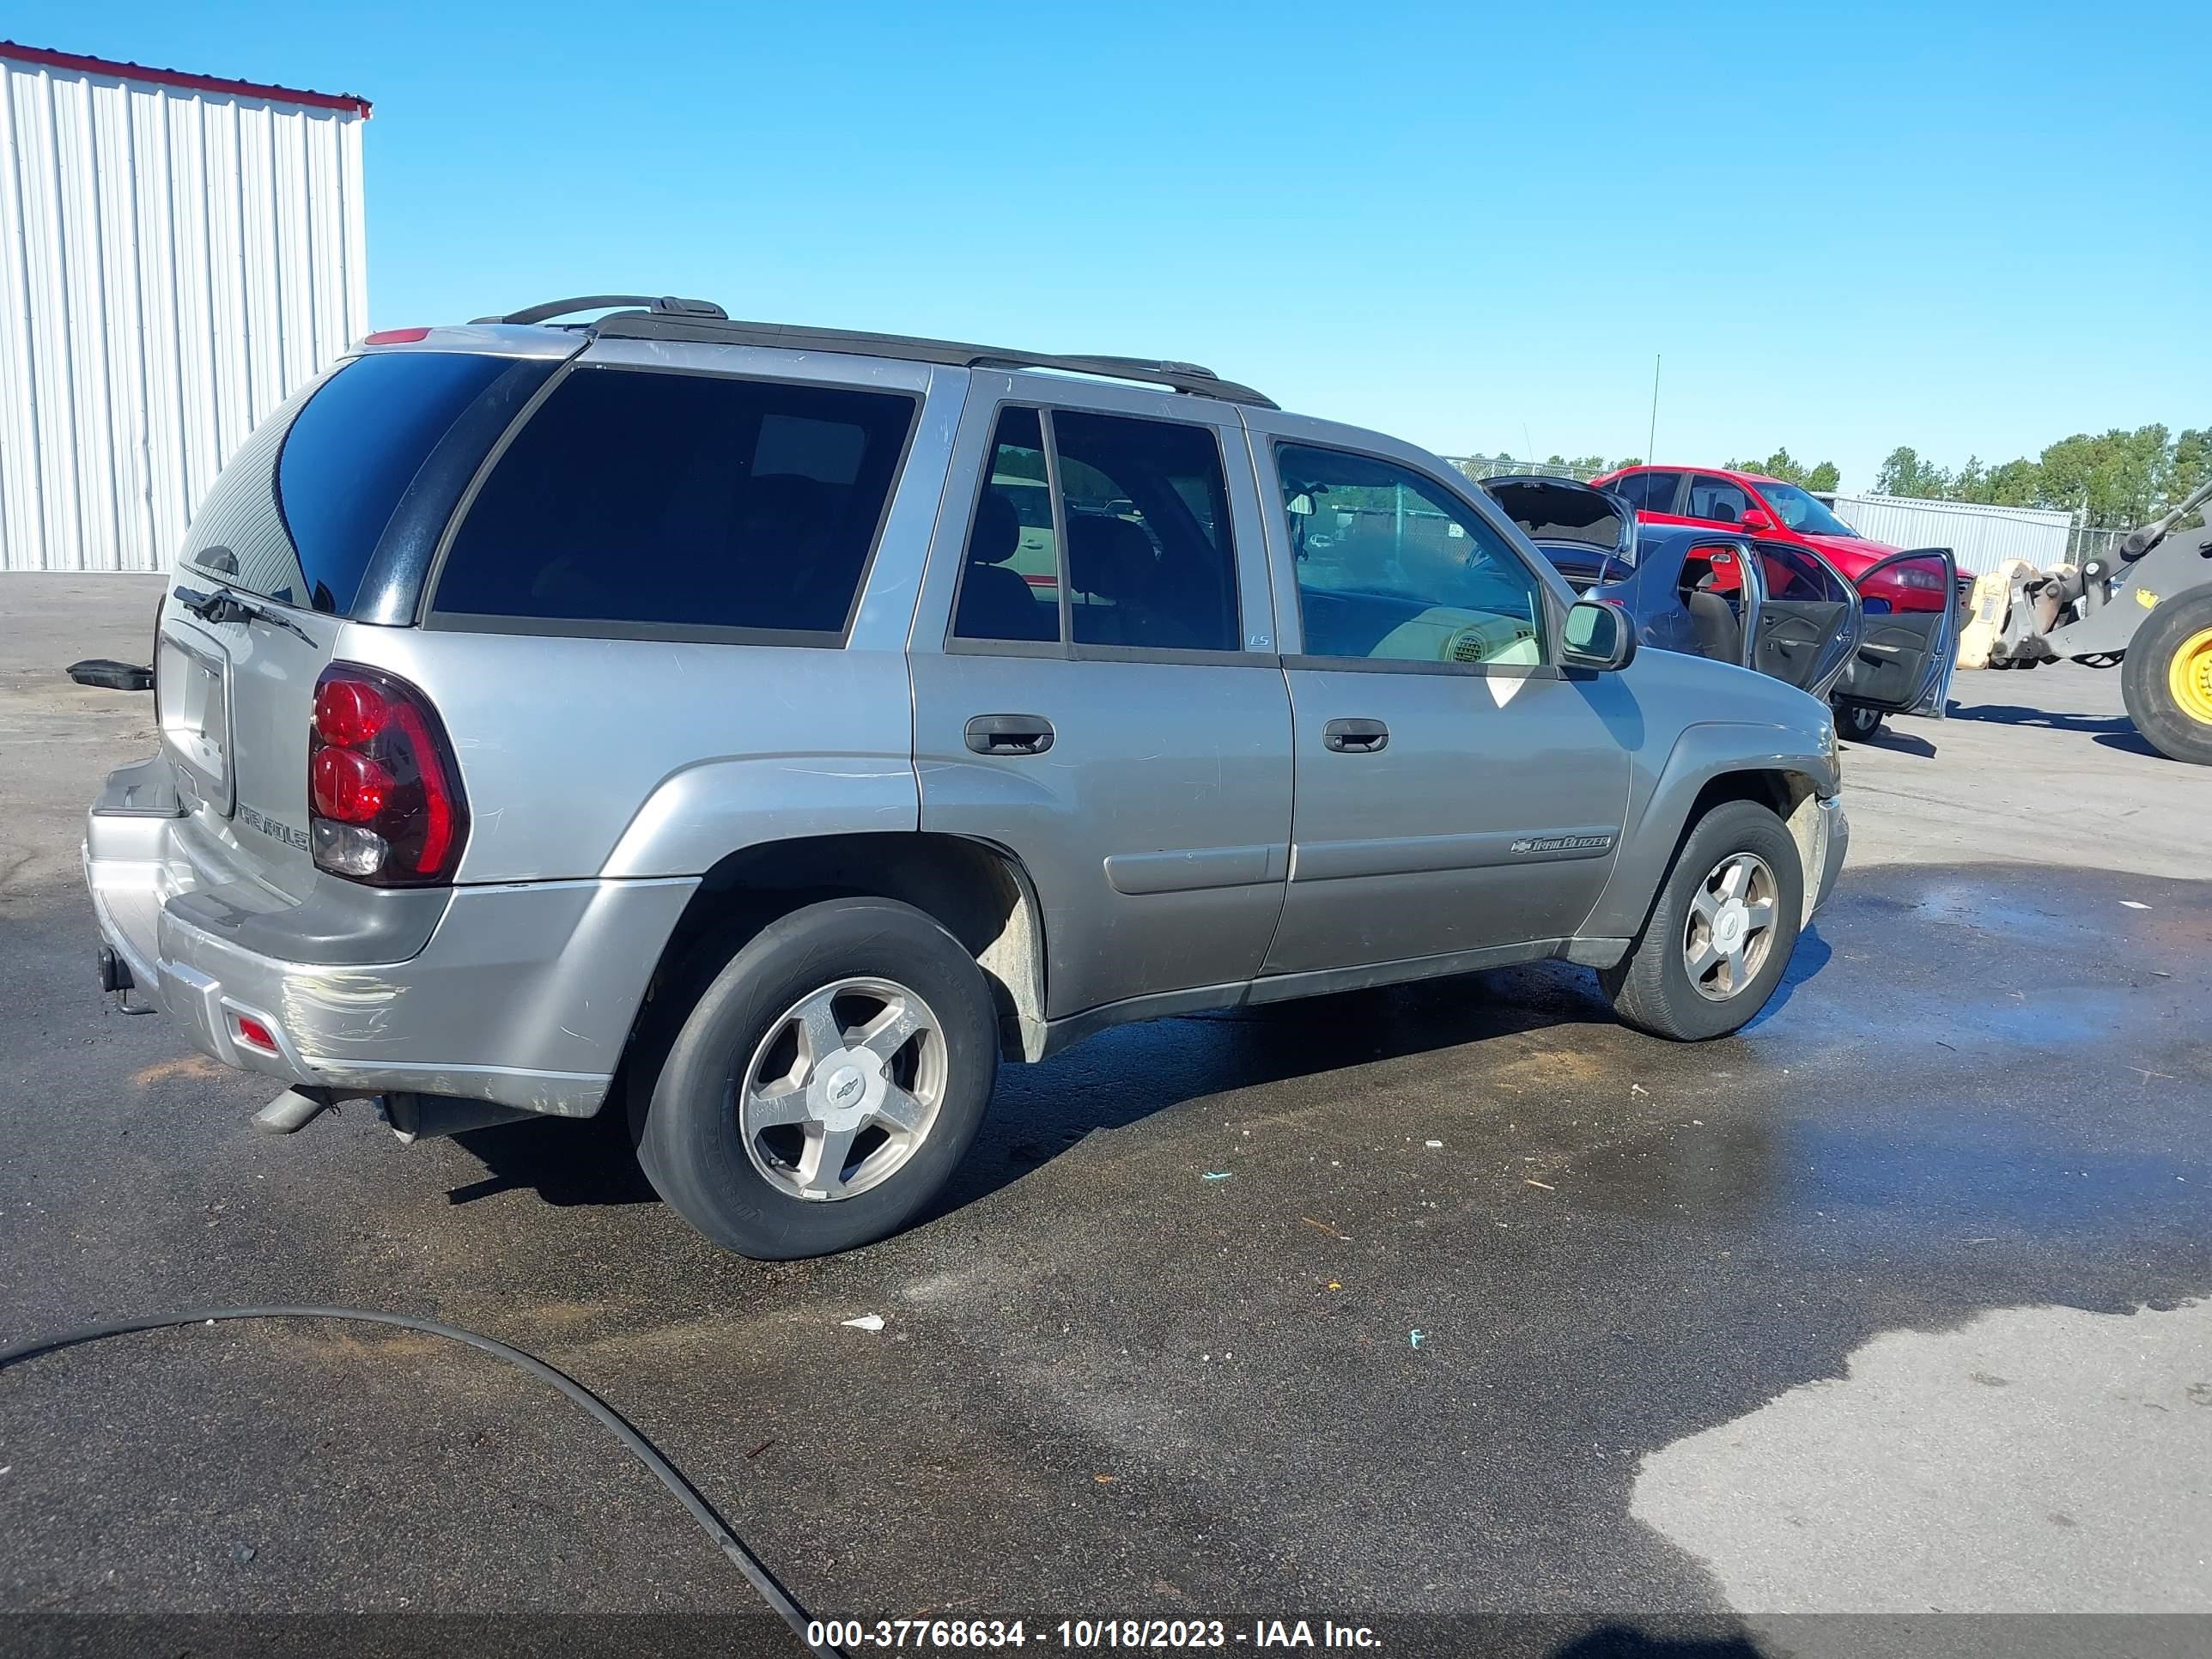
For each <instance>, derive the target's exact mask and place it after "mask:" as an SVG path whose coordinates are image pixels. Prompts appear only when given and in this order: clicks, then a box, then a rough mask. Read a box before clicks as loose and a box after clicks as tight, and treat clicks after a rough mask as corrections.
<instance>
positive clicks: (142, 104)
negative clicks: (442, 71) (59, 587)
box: [0, 41, 368, 570]
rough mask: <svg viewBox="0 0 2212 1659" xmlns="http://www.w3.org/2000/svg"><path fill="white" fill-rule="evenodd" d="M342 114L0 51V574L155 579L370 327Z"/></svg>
mask: <svg viewBox="0 0 2212 1659" xmlns="http://www.w3.org/2000/svg"><path fill="white" fill-rule="evenodd" d="M366 120H368V101H367V100H364V99H361V98H356V97H352V96H340V95H334V94H328V93H319V92H302V91H298V90H295V89H290V88H283V87H273V86H261V85H257V84H255V83H253V82H246V81H228V80H220V79H217V78H216V77H214V76H204V75H188V74H185V73H182V72H179V71H178V70H160V69H146V68H142V67H141V66H140V65H138V64H121V63H112V62H109V61H107V60H106V59H104V58H82V57H77V56H75V55H73V54H70V53H67V52H48V51H44V50H41V49H39V48H36V47H27V46H15V45H12V44H9V43H8V42H4V41H0V570H158V569H162V568H167V565H168V563H169V562H170V560H171V559H172V558H173V556H174V555H175V551H176V549H177V546H178V544H179V541H180V540H181V539H182V538H183V535H184V530H185V520H187V519H189V518H190V517H191V513H192V512H193V511H194V509H195V508H196V507H197V506H198V505H199V501H200V499H201V497H202V496H204V495H205V494H206V493H207V489H208V487H209V485H210V484H211V483H213V482H214V481H215V476H216V471H217V470H218V469H219V468H220V467H221V466H222V464H223V462H224V461H226V460H228V459H229V458H230V455H231V454H232V453H233V452H234V451H235V450H236V449H237V447H239V445H240V443H242V442H243V441H245V438H246V434H247V433H248V432H249V431H251V430H252V427H253V424H254V422H256V421H258V420H259V419H260V418H261V416H264V415H265V414H267V413H268V412H269V410H271V409H273V408H274V407H276V404H278V403H280V402H282V401H283V398H284V397H285V396H286V394H287V393H289V392H291V391H292V390H293V389H294V388H295V387H297V386H299V385H300V384H301V382H302V381H303V380H307V378H309V377H310V376H311V375H313V374H315V373H316V372H317V371H318V370H319V369H320V368H322V367H323V366H324V365H325V364H326V363H328V362H330V361H331V358H333V357H334V356H337V354H338V353H339V352H340V351H342V350H343V349H344V348H345V347H346V345H347V344H348V343H350V342H352V341H354V340H356V339H358V338H359V337H361V336H362V334H364V333H365V332H367V331H368V250H367V237H366V230H365V219H364V216H363V214H362V155H361V143H362V123H363V122H365V121H366Z"/></svg>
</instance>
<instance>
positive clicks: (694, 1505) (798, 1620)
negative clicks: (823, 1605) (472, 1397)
mask: <svg viewBox="0 0 2212 1659" xmlns="http://www.w3.org/2000/svg"><path fill="white" fill-rule="evenodd" d="M231 1319H345V1320H351V1321H353V1322H356V1324H363V1325H390V1326H393V1327H396V1328H398V1329H400V1330H403V1331H419V1332H421V1333H422V1334H424V1335H425V1336H442V1337H445V1338H447V1339H448V1340H451V1341H454V1342H464V1343H466V1344H467V1345H468V1346H470V1347H471V1348H476V1349H479V1350H481V1351H482V1352H485V1353H488V1354H489V1355H491V1357H492V1358H495V1359H503V1360H505V1361H506V1362H507V1364H510V1365H513V1366H515V1367H516V1368H518V1369H519V1370H524V1371H527V1372H528V1373H529V1374H530V1375H531V1376H534V1377H536V1378H538V1381H539V1382H541V1383H551V1384H552V1385H553V1386H554V1387H555V1388H556V1389H559V1390H560V1391H561V1392H562V1394H564V1395H568V1398H569V1399H570V1400H572V1401H574V1402H575V1403H576V1404H577V1405H578V1406H580V1407H582V1408H583V1409H584V1410H585V1411H586V1412H587V1413H590V1414H591V1416H592V1418H593V1419H594V1420H596V1421H597V1422H598V1423H599V1425H600V1426H601V1427H603V1428H605V1430H606V1431H607V1432H608V1433H610V1434H611V1435H613V1436H614V1437H615V1438H616V1439H617V1440H619V1441H620V1442H622V1444H623V1449H624V1450H625V1451H627V1452H629V1455H631V1456H632V1457H635V1459H637V1461H638V1462H641V1463H642V1464H644V1465H645V1467H646V1468H647V1469H648V1470H650V1471H651V1472H652V1474H653V1479H654V1480H658V1481H659V1482H660V1484H661V1485H662V1486H665V1487H667V1488H668V1490H669V1491H670V1492H673V1493H675V1494H676V1501H677V1502H678V1503H679V1504H683V1505H684V1508H685V1509H687V1510H690V1512H691V1518H692V1519H693V1520H695V1521H696V1522H698V1523H699V1524H700V1525H701V1526H702V1527H703V1528H706V1532H707V1535H708V1537H709V1538H712V1539H713V1540H714V1547H716V1548H717V1549H719V1550H720V1551H721V1552H722V1553H723V1554H724V1555H726V1556H727V1557H729V1559H730V1563H731V1565H732V1566H734V1567H736V1568H737V1570H738V1571H739V1572H741V1573H743V1574H744V1576H745V1581H746V1582H747V1583H750V1585H751V1586H752V1587H753V1589H756V1590H757V1591H758V1592H759V1593H760V1597H761V1599H762V1600H763V1601H766V1602H767V1603H768V1604H769V1607H773V1608H774V1609H775V1613H776V1615H777V1617H779V1618H781V1620H783V1622H784V1623H785V1624H787V1625H788V1626H791V1629H792V1633H793V1635H795V1636H797V1637H798V1638H799V1641H800V1643H801V1644H804V1645H805V1647H806V1648H807V1649H808V1650H809V1651H811V1652H814V1653H818V1654H829V1655H838V1654H840V1652H841V1650H839V1649H836V1648H834V1647H829V1646H826V1645H824V1644H821V1643H817V1642H809V1641H808V1640H807V1639H806V1629H807V1626H808V1625H809V1624H810V1623H811V1622H812V1621H811V1620H809V1618H808V1617H807V1613H806V1609H805V1608H804V1607H800V1606H799V1603H798V1602H797V1601H793V1599H792V1596H791V1592H790V1591H788V1590H787V1589H784V1587H783V1586H782V1585H781V1584H780V1583H777V1582H776V1578H775V1574H774V1573H772V1572H770V1571H769V1570H768V1568H767V1567H766V1566H765V1565H763V1563H762V1561H761V1560H760V1559H759V1557H757V1556H756V1555H755V1554H754V1553H752V1552H751V1551H750V1550H749V1549H747V1548H746V1547H745V1546H744V1541H743V1540H742V1539H740V1538H739V1537H738V1535H737V1534H735V1533H734V1532H732V1531H731V1530H730V1528H728V1526H727V1525H726V1524H725V1523H724V1522H723V1520H722V1517H721V1516H719V1515H717V1514H715V1513H714V1508H713V1506H712V1505H711V1504H708V1502H707V1500H706V1499H705V1498H702V1497H701V1496H700V1495H699V1494H698V1492H696V1491H694V1490H693V1488H692V1486H691V1483H690V1481H688V1480H685V1479H684V1477H683V1475H682V1474H678V1472H677V1468H676V1466H675V1465H674V1464H672V1463H671V1462H669V1461H668V1460H667V1459H666V1458H665V1457H663V1456H662V1455H660V1450H659V1448H658V1447H657V1446H655V1445H654V1444H653V1442H651V1441H650V1440H647V1438H646V1437H644V1436H643V1435H641V1434H640V1433H639V1432H638V1431H636V1430H635V1429H634V1428H632V1427H631V1426H630V1425H629V1423H627V1422H625V1421H624V1420H623V1417H622V1415H621V1413H618V1412H617V1411H616V1410H615V1408H614V1407H611V1406H610V1405H608V1404H607V1402H606V1401H604V1400H602V1399H600V1398H599V1395H595V1394H593V1393H592V1391H591V1390H590V1389H587V1388H586V1387H585V1386H584V1385H583V1384H582V1383H579V1382H578V1381H576V1379H575V1378H574V1377H573V1376H569V1375H568V1373H567V1372H565V1371H558V1370H554V1369H553V1367H552V1366H550V1365H549V1364H546V1363H545V1362H544V1360H542V1359H540V1358H537V1357H536V1356H535V1355H533V1354H527V1353H525V1352H523V1351H522V1350H521V1349H520V1348H513V1347H509V1346H507V1344H506V1343H504V1342H501V1341H498V1340H495V1339H493V1338H491V1337H489V1336H479V1335H478V1334H477V1333H476V1332H474V1331H465V1330H462V1329H460V1328H458V1327H456V1326H453V1325H440V1324H437V1323H435V1322H433V1321H430V1320H428V1319H410V1318H409V1317H407V1316H405V1315H404V1314H391V1313H375V1312H373V1311H371V1310H368V1309H366V1308H281V1307H280V1308H204V1309H202V1310H200V1311H198V1312H197V1313H167V1314H153V1315H149V1316H147V1317H145V1318H143V1319H118V1320H114V1321H112V1322H109V1323H107V1324H105V1325H87V1326H85V1327H84V1328H82V1329H80V1330H74V1331H64V1332H62V1333H60V1334H58V1335H54V1336H37V1337H32V1338H30V1339H29V1340H26V1341H22V1342H16V1343H13V1344H11V1345H10V1346H7V1347H5V1348H0V1370H7V1369H8V1367H9V1366H10V1365H13V1364H18V1363H19V1362H21V1361H22V1360H26V1359H29V1358H32V1357H33V1356H34V1355H37V1354H43V1353H53V1352H58V1350H60V1349H63V1348H75V1347H79V1346H82V1345H83V1344H85V1343H87V1342H99V1341H102V1340H106V1338H108V1337H111V1336H134V1335H136V1334H138V1333H139V1332H141V1331H162V1330H167V1329H169V1328H172V1327H174V1326H182V1325H212V1324H215V1323H216V1322H220V1321H224V1320H231Z"/></svg>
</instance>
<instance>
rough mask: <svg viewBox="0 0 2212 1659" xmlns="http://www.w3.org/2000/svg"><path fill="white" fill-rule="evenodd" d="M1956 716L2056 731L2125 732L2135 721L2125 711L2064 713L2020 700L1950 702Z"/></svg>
mask: <svg viewBox="0 0 2212 1659" xmlns="http://www.w3.org/2000/svg"><path fill="white" fill-rule="evenodd" d="M1950 718H1951V719H1953V720H1978V721H1981V722H1984V723H1985V724H1988V725H1991V726H2048V727H2050V728H2051V730H2052V731H2054V732H2126V733H2128V734H2130V735H2133V733H2134V732H2135V729H2136V727H2135V722H2134V721H2133V720H2130V719H2129V718H2128V717H2127V716H2126V715H2125V714H2117V715H2114V714H2054V713H2052V712H2051V710H2050V709H2048V708H2024V707H2022V706H2021V704H2019V703H2010V702H1984V703H1960V702H1954V703H1953V704H1952V705H1951V708H1950Z"/></svg>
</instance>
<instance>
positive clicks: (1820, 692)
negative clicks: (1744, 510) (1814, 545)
mask: <svg viewBox="0 0 2212 1659" xmlns="http://www.w3.org/2000/svg"><path fill="white" fill-rule="evenodd" d="M1742 565H1743V589H1744V594H1745V598H1744V603H1743V609H1744V613H1745V615H1744V630H1743V631H1744V652H1745V657H1744V665H1745V666H1746V667H1747V668H1755V669H1757V670H1758V671H1759V672H1760V673H1762V674H1768V675H1771V676H1772V677H1773V678H1776V679H1778V680H1781V681H1784V682H1785V683H1786V684H1790V685H1794V686H1796V687H1797V688H1798V689H1799V690H1804V691H1809V692H1811V693H1812V694H1813V695H1814V696H1816V697H1819V698H1820V699H1822V700H1823V701H1826V699H1827V697H1828V696H1829V695H1830V694H1831V692H1832V690H1834V689H1835V686H1836V684H1837V683H1838V681H1839V680H1840V679H1841V678H1843V676H1844V672H1845V671H1846V670H1848V669H1849V668H1850V665H1851V662H1852V653H1853V652H1854V650H1855V648H1856V647H1857V645H1858V642H1859V631H1860V628H1861V625H1862V617H1861V611H1860V601H1859V596H1858V593H1857V590H1855V589H1854V588H1853V587H1852V586H1851V585H1850V583H1849V582H1847V581H1845V580H1844V579H1843V577H1842V576H1841V575H1839V574H1838V573H1837V571H1836V569H1835V567H1834V566H1832V565H1831V564H1829V563H1828V562H1827V561H1826V560H1825V559H1823V558H1821V557H1820V555H1819V554H1817V553H1815V552H1814V551H1813V550H1811V549H1809V548H1804V547H1796V546H1792V545H1790V544H1788V543H1786V542H1753V544H1751V550H1750V556H1749V557H1747V558H1746V559H1744V560H1743V561H1742Z"/></svg>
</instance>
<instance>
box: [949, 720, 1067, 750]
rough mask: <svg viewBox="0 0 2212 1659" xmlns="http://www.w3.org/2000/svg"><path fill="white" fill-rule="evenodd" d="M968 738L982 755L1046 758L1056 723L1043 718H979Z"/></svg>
mask: <svg viewBox="0 0 2212 1659" xmlns="http://www.w3.org/2000/svg"><path fill="white" fill-rule="evenodd" d="M967 735H968V746H969V748H970V749H972V750H975V752H976V753H977V754H979V755H1042V753H1044V751H1045V750H1048V749H1049V748H1051V747H1052V738H1053V732H1052V722H1051V721H1050V720H1047V719H1045V717H1044V716H1043V715H1042V714H978V715H976V716H975V719H974V720H969V722H968V734H967Z"/></svg>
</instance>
